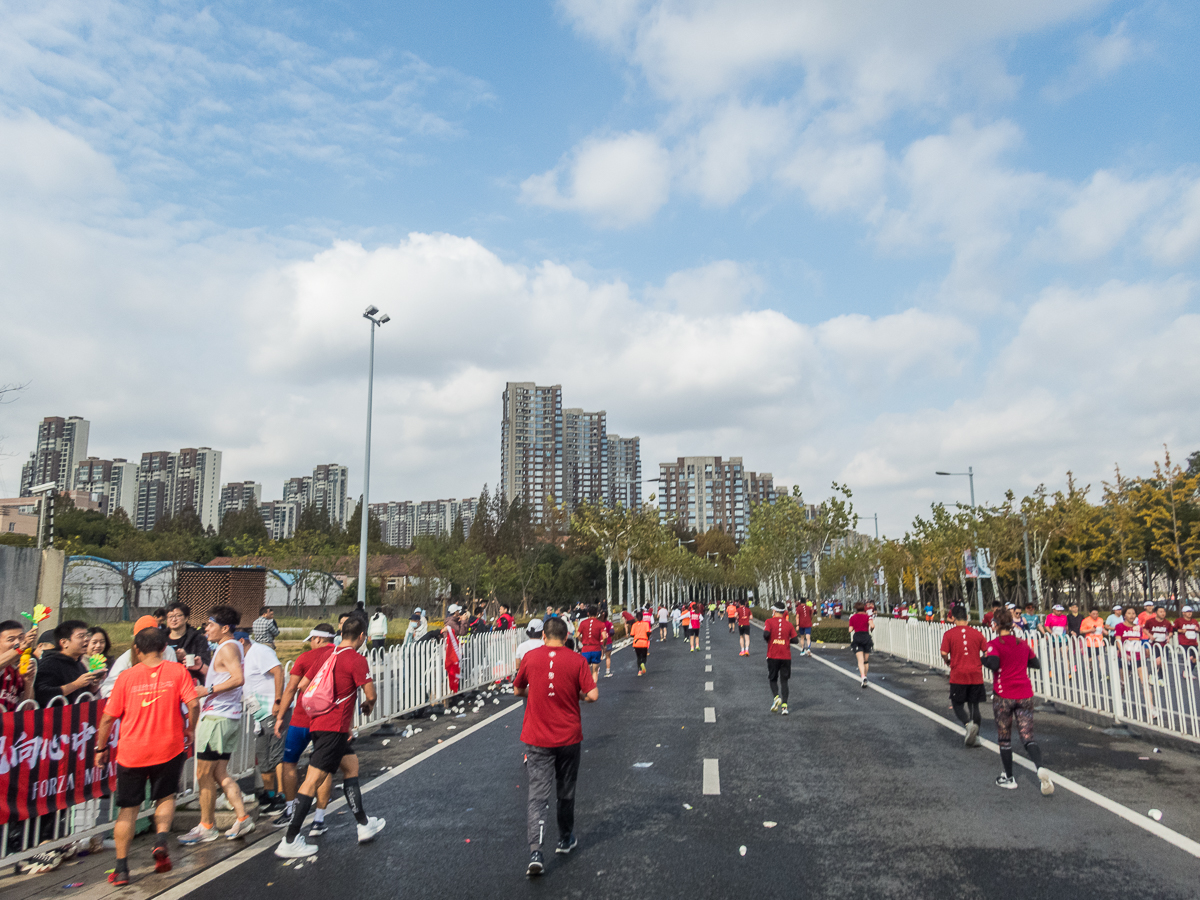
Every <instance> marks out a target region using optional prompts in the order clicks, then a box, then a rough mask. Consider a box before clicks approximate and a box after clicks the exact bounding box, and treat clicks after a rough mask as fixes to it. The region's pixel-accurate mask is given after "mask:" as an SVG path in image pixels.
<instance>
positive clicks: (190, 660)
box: [183, 653, 196, 669]
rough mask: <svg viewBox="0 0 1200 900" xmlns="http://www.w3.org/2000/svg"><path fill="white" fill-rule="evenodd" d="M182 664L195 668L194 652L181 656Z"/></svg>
mask: <svg viewBox="0 0 1200 900" xmlns="http://www.w3.org/2000/svg"><path fill="white" fill-rule="evenodd" d="M183 664H184V665H185V666H187V667H188V668H189V669H194V668H196V654H195V653H188V654H186V655H185V656H184V657H183Z"/></svg>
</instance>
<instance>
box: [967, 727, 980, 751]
mask: <svg viewBox="0 0 1200 900" xmlns="http://www.w3.org/2000/svg"><path fill="white" fill-rule="evenodd" d="M963 746H964V747H978V746H979V726H978V725H977V724H975V723H974V722H968V723H967V736H966V737H965V738H963Z"/></svg>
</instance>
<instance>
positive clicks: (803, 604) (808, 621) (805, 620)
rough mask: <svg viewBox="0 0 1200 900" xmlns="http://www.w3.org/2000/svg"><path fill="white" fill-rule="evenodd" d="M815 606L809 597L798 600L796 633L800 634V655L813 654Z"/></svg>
mask: <svg viewBox="0 0 1200 900" xmlns="http://www.w3.org/2000/svg"><path fill="white" fill-rule="evenodd" d="M812 629H813V608H812V603H811V602H810V601H809V599H808V598H807V597H801V598H800V599H799V600H798V601H796V634H797V635H799V636H800V645H799V646H800V655H801V656H812Z"/></svg>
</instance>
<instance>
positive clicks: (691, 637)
mask: <svg viewBox="0 0 1200 900" xmlns="http://www.w3.org/2000/svg"><path fill="white" fill-rule="evenodd" d="M688 616H689V619H688V623H689V624H688V643H689V644H691V649H690V650H689V651H688V652H689V653H694V652H695V651H697V650H699V649H700V625H701V623H702V621H703V619H704V615H703V614H702V613H701V612H700V604H699V603H693V604H692V608H691V609H690V610H689V611H688Z"/></svg>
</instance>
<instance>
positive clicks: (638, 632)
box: [629, 619, 650, 677]
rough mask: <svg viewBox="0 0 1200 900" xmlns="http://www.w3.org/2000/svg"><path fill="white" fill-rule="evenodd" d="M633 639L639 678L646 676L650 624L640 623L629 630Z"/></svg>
mask: <svg viewBox="0 0 1200 900" xmlns="http://www.w3.org/2000/svg"><path fill="white" fill-rule="evenodd" d="M629 633H630V635H632V637H633V652H634V653H636V654H637V664H638V677H641V676H642V675H645V674H646V657H647V656H648V655H649V653H650V623H648V622H645V621H642V620H641V619H639V620H638V621H636V622H634V623H633V627H632V628H630V629H629Z"/></svg>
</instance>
